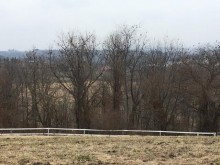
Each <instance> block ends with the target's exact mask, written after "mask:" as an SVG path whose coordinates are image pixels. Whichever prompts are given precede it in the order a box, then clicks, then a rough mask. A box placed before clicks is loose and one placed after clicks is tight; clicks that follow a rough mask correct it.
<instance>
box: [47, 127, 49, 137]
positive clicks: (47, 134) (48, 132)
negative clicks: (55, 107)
mask: <svg viewBox="0 0 220 165" xmlns="http://www.w3.org/2000/svg"><path fill="white" fill-rule="evenodd" d="M47 136H50V128H47Z"/></svg>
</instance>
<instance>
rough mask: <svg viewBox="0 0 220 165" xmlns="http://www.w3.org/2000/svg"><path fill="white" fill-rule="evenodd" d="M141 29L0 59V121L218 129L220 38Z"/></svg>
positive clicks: (78, 38)
mask: <svg viewBox="0 0 220 165" xmlns="http://www.w3.org/2000/svg"><path fill="white" fill-rule="evenodd" d="M138 30H139V29H138V28H137V27H135V26H132V27H123V28H121V29H119V30H117V31H115V32H114V33H112V34H110V35H109V36H107V38H106V40H105V41H104V42H103V43H98V42H97V40H96V37H95V35H94V34H90V33H88V34H85V35H83V34H75V33H68V34H67V35H64V36H62V37H61V38H60V40H59V41H58V46H59V50H48V51H40V52H39V51H38V50H35V49H33V50H31V51H28V52H26V56H25V57H24V58H19V59H16V58H12V59H7V58H6V59H1V61H0V127H77V128H98V129H156V130H181V131H219V129H220V124H219V123H220V120H219V117H220V46H219V44H218V43H217V44H216V45H214V46H212V45H205V46H198V47H197V48H194V49H192V50H188V49H185V48H184V47H183V46H181V45H180V44H178V43H172V42H168V41H167V42H165V43H164V44H158V45H153V44H150V43H149V41H148V40H147V38H146V37H145V35H143V34H140V33H139V32H138Z"/></svg>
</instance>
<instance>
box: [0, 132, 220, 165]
mask: <svg viewBox="0 0 220 165" xmlns="http://www.w3.org/2000/svg"><path fill="white" fill-rule="evenodd" d="M219 163H220V138H219V137H187V136H185V137H166V136H164V137H163V136H162V137H154V136H145V137H141V136H110V137H109V136H71V137H70V136H68V137H67V136H66V137H59V136H52V137H45V136H44V137H43V136H32V137H30V136H0V164H20V165H25V164H32V165H43V164H44V165H50V164H51V165H52V164H63V165H64V164H153V165H154V164H219Z"/></svg>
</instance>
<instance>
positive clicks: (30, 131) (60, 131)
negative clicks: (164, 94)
mask: <svg viewBox="0 0 220 165" xmlns="http://www.w3.org/2000/svg"><path fill="white" fill-rule="evenodd" d="M6 134H7V135H8V134H10V135H47V136H50V135H65V136H67V135H76V134H90V135H94V134H95V135H156V136H163V135H164V136H165V135H174V136H178V135H195V136H200V135H201V136H217V135H218V133H216V132H181V131H155V130H100V129H72V128H0V135H6Z"/></svg>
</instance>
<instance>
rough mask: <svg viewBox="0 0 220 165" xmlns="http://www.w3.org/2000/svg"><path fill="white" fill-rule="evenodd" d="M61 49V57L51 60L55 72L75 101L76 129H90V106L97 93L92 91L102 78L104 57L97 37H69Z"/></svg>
mask: <svg viewBox="0 0 220 165" xmlns="http://www.w3.org/2000/svg"><path fill="white" fill-rule="evenodd" d="M58 45H59V47H60V49H59V53H58V56H56V55H55V56H53V58H52V56H51V58H50V66H51V69H52V72H53V73H54V75H55V77H56V78H57V81H58V82H59V83H60V84H61V85H62V86H63V87H64V88H65V89H66V90H67V91H68V92H69V93H70V94H71V95H72V97H73V101H74V108H73V112H74V115H75V118H76V126H77V127H78V128H90V120H91V119H90V107H89V102H90V98H92V97H91V95H93V93H90V92H89V91H90V89H91V87H92V85H94V84H95V82H96V81H97V80H98V78H99V77H100V76H101V71H100V70H99V69H98V66H99V62H100V61H99V60H100V58H99V55H100V54H99V52H98V50H97V44H96V39H95V36H94V35H93V34H87V35H85V36H83V35H75V34H71V33H68V34H67V35H66V36H63V37H62V38H61V39H60V41H59V44H58ZM50 54H51V53H50ZM51 55H52V54H51Z"/></svg>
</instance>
